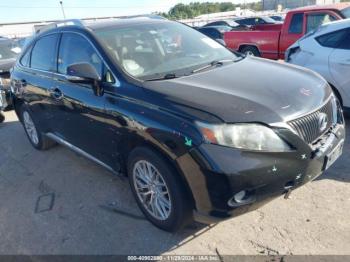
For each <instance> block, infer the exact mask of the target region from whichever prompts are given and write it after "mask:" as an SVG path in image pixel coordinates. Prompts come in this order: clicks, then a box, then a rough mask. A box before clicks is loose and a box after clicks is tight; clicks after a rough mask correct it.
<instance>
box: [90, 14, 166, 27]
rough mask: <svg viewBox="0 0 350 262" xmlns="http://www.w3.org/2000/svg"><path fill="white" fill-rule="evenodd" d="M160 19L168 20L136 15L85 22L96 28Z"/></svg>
mask: <svg viewBox="0 0 350 262" xmlns="http://www.w3.org/2000/svg"><path fill="white" fill-rule="evenodd" d="M160 21H167V20H166V19H165V18H161V17H134V18H121V19H113V20H107V21H99V22H92V23H85V25H86V27H88V28H90V29H92V30H96V29H100V28H106V27H119V26H120V27H123V26H125V25H137V24H145V23H159V22H160Z"/></svg>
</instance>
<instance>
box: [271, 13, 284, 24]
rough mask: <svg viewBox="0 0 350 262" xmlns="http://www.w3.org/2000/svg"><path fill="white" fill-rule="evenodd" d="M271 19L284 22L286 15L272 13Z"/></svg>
mask: <svg viewBox="0 0 350 262" xmlns="http://www.w3.org/2000/svg"><path fill="white" fill-rule="evenodd" d="M269 17H270V18H271V19H273V20H275V21H276V22H281V23H283V21H284V17H283V16H281V15H271V16H269Z"/></svg>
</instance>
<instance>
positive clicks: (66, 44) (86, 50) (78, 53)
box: [58, 33, 103, 75]
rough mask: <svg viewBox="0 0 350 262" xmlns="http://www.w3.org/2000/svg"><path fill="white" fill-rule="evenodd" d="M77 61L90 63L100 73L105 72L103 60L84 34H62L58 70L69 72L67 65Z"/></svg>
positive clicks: (62, 72) (63, 72)
mask: <svg viewBox="0 0 350 262" xmlns="http://www.w3.org/2000/svg"><path fill="white" fill-rule="evenodd" d="M72 50H74V51H73V52H72ZM77 63H89V64H91V65H92V66H94V67H95V68H96V70H97V72H98V73H99V74H100V75H102V73H103V71H102V70H103V62H102V60H101V59H100V57H99V56H98V55H97V53H96V52H95V49H94V48H93V46H92V45H91V44H90V43H89V42H88V41H87V40H86V39H85V38H84V37H83V36H80V35H78V34H75V33H65V34H63V35H62V39H61V44H60V50H59V55H58V72H59V73H61V74H67V67H68V66H69V65H72V64H77Z"/></svg>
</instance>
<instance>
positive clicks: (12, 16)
mask: <svg viewBox="0 0 350 262" xmlns="http://www.w3.org/2000/svg"><path fill="white" fill-rule="evenodd" d="M252 1H253V0H246V2H252ZM62 2H63V6H64V12H65V15H66V18H67V19H71V18H87V17H104V16H120V15H136V14H147V13H151V12H154V11H158V12H167V11H168V10H169V9H170V8H171V7H172V6H174V5H176V4H178V3H184V4H188V3H190V2H230V0H225V1H218V0H182V1H181V0H62ZM231 2H233V3H235V4H236V3H243V2H244V0H231ZM0 14H1V15H0V23H11V22H28V21H41V20H57V19H63V13H62V10H61V6H60V1H59V0H0Z"/></svg>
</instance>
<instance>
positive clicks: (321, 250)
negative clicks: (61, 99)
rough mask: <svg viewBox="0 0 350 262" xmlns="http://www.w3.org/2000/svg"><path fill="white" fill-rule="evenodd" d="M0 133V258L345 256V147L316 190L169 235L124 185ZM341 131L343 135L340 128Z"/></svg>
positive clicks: (348, 192)
mask: <svg viewBox="0 0 350 262" xmlns="http://www.w3.org/2000/svg"><path fill="white" fill-rule="evenodd" d="M5 115H6V122H5V123H1V124H0V236H1V237H0V254H29V255H33V254H36V255H39V254H108V255H111V254H124V255H126V254H142V255H144V254H152V255H158V254H179V255H184V254H207V255H210V254H212V255H217V254H220V255H229V254H231V255H232V254H235V255H237V254H250V255H252V254H253V255H254V254H259V255H260V254H269V255H285V254H287V255H288V254H304V255H305V254H307V255H308V254H321V255H330V254H332V255H339V254H343V255H344V254H348V255H350V222H349V218H350V175H349V168H350V165H349V157H350V144H349V136H348V137H347V141H346V145H345V148H344V154H343V156H342V157H341V158H340V159H339V160H338V161H337V162H336V163H335V164H334V166H332V167H331V168H330V169H329V170H328V171H327V172H326V173H325V174H323V175H322V176H321V177H319V178H318V179H317V180H315V181H313V182H310V183H308V184H307V185H305V186H303V187H302V188H299V189H297V190H295V191H294V192H293V193H292V194H291V198H290V199H288V200H285V199H283V197H280V198H278V199H276V200H274V201H273V202H270V203H269V204H268V205H266V206H264V207H263V208H261V209H259V210H257V211H254V212H251V213H248V214H245V215H242V216H240V217H237V218H234V219H231V220H228V221H225V222H222V223H219V224H217V225H215V226H212V227H207V226H203V225H200V224H197V223H194V224H193V225H190V226H189V227H187V228H185V229H183V230H182V231H180V232H177V233H175V234H171V233H167V232H164V231H161V230H159V229H157V228H155V227H154V226H153V225H152V224H150V223H149V222H148V221H147V220H145V219H144V217H143V216H142V214H141V212H140V211H139V209H138V207H137V205H136V203H135V202H134V199H133V196H132V195H131V191H130V189H129V184H128V181H127V180H126V179H123V178H120V177H118V176H115V175H113V174H111V173H109V172H108V171H106V170H105V169H103V168H102V167H99V166H97V165H96V164H94V163H92V162H90V161H89V160H86V159H84V158H82V157H80V156H78V155H77V154H75V153H73V152H71V151H70V150H68V149H66V148H64V147H62V146H57V147H55V148H53V149H51V150H49V151H44V152H41V151H37V150H35V149H34V148H32V146H31V145H30V143H29V141H28V140H27V137H26V135H25V133H24V130H23V128H22V126H21V124H20V123H19V122H18V120H17V118H16V116H15V115H14V113H13V112H8V113H6V114H5ZM348 127H349V125H348Z"/></svg>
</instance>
